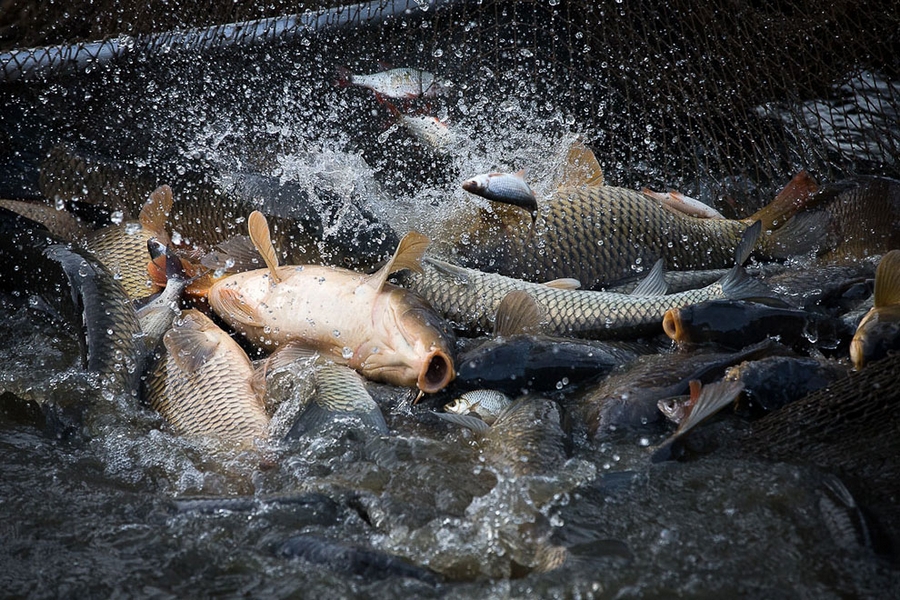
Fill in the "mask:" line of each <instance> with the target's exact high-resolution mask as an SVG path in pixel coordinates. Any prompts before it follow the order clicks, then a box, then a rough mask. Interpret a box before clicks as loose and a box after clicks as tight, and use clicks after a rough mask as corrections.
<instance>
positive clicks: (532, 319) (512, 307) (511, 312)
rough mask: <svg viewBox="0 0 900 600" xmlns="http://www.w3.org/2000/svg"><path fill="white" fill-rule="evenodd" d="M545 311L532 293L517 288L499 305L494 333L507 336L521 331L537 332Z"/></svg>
mask: <svg viewBox="0 0 900 600" xmlns="http://www.w3.org/2000/svg"><path fill="white" fill-rule="evenodd" d="M543 318H544V311H543V310H542V309H541V307H540V305H539V304H538V303H537V300H535V299H534V298H533V297H532V296H531V294H529V293H528V292H526V291H524V290H515V291H512V292H510V293H508V294H507V295H506V296H504V298H503V300H501V301H500V304H499V305H498V306H497V315H496V318H495V319H494V335H495V336H499V337H506V336H510V335H516V334H519V333H535V332H536V331H538V330H539V329H540V326H541V319H543Z"/></svg>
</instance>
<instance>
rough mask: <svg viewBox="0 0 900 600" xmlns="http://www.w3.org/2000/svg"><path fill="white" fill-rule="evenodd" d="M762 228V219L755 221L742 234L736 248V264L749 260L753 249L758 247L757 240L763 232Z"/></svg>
mask: <svg viewBox="0 0 900 600" xmlns="http://www.w3.org/2000/svg"><path fill="white" fill-rule="evenodd" d="M762 228H763V223H762V221H754V222H753V224H751V225H750V226H749V227H748V228H747V229H745V230H744V233H743V234H741V241H740V242H738V245H737V247H736V248H735V249H734V264H735V266H737V265H742V264H744V263H745V262H747V259H748V258H750V254H751V253H752V252H753V249H754V248H756V241H757V240H758V239H759V236H760V234H761V233H762Z"/></svg>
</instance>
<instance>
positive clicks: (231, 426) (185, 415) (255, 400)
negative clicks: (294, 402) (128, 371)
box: [143, 309, 269, 445]
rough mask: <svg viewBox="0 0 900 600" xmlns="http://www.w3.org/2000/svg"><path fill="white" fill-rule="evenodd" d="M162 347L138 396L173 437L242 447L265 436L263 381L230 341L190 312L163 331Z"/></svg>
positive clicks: (266, 418) (198, 314)
mask: <svg viewBox="0 0 900 600" xmlns="http://www.w3.org/2000/svg"><path fill="white" fill-rule="evenodd" d="M163 345H164V347H165V350H166V351H165V353H164V354H163V356H162V357H161V358H160V359H159V360H158V361H157V363H156V365H155V366H154V367H153V368H151V369H150V370H149V372H148V375H147V378H146V381H145V382H144V389H143V395H144V397H145V398H146V400H147V402H148V403H149V404H150V406H151V407H152V408H153V409H154V410H156V411H157V412H159V413H160V414H161V415H162V416H163V417H164V418H165V419H166V421H167V422H168V423H169V424H170V425H171V426H172V428H173V429H174V430H175V431H176V432H178V433H179V434H182V435H187V436H192V437H207V436H209V437H216V438H219V439H222V440H224V441H228V442H233V443H237V444H241V445H250V444H252V443H253V442H254V441H255V440H260V439H264V438H265V437H266V435H267V429H268V425H269V416H268V414H267V413H266V409H265V404H264V402H263V395H264V393H265V378H264V376H261V375H260V372H259V370H257V369H254V368H253V365H252V364H251V363H250V359H249V358H248V357H247V354H246V353H245V352H244V350H243V349H242V348H241V347H240V346H239V345H238V344H237V342H235V341H234V340H233V339H231V336H229V335H228V334H227V333H225V332H224V331H222V329H220V328H219V326H218V325H216V324H215V323H214V322H213V321H212V320H211V319H210V318H209V317H207V316H206V315H204V314H203V313H202V312H200V311H198V310H196V309H190V310H186V311H183V312H182V313H181V316H180V318H178V319H176V321H175V323H174V324H173V326H172V328H171V329H170V330H169V331H167V332H166V334H165V335H164V336H163Z"/></svg>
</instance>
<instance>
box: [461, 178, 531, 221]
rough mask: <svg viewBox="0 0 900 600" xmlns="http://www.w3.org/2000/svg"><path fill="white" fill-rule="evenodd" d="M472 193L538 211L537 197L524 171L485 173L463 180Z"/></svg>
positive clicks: (465, 186) (463, 185) (465, 188)
mask: <svg viewBox="0 0 900 600" xmlns="http://www.w3.org/2000/svg"><path fill="white" fill-rule="evenodd" d="M462 187H463V189H464V190H466V191H467V192H469V193H470V194H475V195H477V196H481V197H482V198H487V199H488V200H494V201H495V202H503V203H505V204H511V205H513V206H518V207H520V208H524V209H526V210H528V211H529V212H532V213H536V212H537V199H536V198H535V196H534V192H533V191H531V188H530V187H529V186H528V184H527V183H526V182H525V179H524V171H519V172H518V173H483V174H481V175H476V176H475V177H472V178H471V179H467V180H465V181H464V182H463V184H462Z"/></svg>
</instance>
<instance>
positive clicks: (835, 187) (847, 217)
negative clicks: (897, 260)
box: [810, 176, 900, 262]
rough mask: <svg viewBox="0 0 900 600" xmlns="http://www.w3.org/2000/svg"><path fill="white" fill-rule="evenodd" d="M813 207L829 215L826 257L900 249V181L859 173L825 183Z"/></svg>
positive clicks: (839, 258) (862, 255)
mask: <svg viewBox="0 0 900 600" xmlns="http://www.w3.org/2000/svg"><path fill="white" fill-rule="evenodd" d="M810 210H814V211H818V212H820V213H822V215H823V216H825V217H826V218H827V223H828V225H827V228H826V231H825V233H824V235H823V236H822V240H821V242H822V246H823V250H824V254H823V259H824V260H828V261H836V262H844V261H847V260H850V261H853V260H855V259H860V258H865V257H868V256H877V255H879V254H885V253H887V252H889V251H891V250H895V249H897V248H900V181H898V180H897V179H891V178H889V177H880V176H857V177H852V178H848V179H844V180H841V181H837V182H834V183H830V184H826V185H823V186H822V187H821V188H820V189H819V190H818V192H817V193H816V194H815V195H814V197H813V198H812V200H811V208H810Z"/></svg>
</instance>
